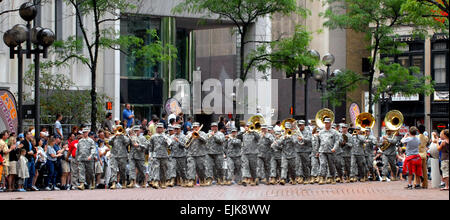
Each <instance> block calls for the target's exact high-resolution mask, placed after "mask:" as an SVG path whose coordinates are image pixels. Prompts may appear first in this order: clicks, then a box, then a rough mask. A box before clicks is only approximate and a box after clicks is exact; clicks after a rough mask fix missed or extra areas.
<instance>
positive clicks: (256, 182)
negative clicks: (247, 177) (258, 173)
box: [255, 178, 259, 186]
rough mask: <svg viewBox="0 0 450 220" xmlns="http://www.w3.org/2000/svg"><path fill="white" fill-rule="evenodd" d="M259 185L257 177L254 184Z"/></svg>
mask: <svg viewBox="0 0 450 220" xmlns="http://www.w3.org/2000/svg"><path fill="white" fill-rule="evenodd" d="M257 185H259V178H256V179H255V186H257Z"/></svg>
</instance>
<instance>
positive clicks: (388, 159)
mask: <svg viewBox="0 0 450 220" xmlns="http://www.w3.org/2000/svg"><path fill="white" fill-rule="evenodd" d="M387 141H388V142H389V143H390V144H391V145H390V146H389V148H387V149H386V150H385V151H383V155H382V160H383V176H389V174H390V172H389V167H390V168H391V169H392V172H393V173H394V174H396V173H397V143H398V142H399V141H400V140H399V138H398V137H396V136H394V137H392V136H388V138H387Z"/></svg>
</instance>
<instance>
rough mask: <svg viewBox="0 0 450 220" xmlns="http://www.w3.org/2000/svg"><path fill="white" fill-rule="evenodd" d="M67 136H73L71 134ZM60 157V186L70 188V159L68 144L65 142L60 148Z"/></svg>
mask: <svg viewBox="0 0 450 220" xmlns="http://www.w3.org/2000/svg"><path fill="white" fill-rule="evenodd" d="M69 138H73V135H72V134H71V135H70V137H69ZM61 152H62V155H63V156H62V157H61V172H62V174H61V188H62V189H65V190H70V186H69V175H70V161H69V156H70V153H69V144H65V145H64V146H63V147H62V149H61Z"/></svg>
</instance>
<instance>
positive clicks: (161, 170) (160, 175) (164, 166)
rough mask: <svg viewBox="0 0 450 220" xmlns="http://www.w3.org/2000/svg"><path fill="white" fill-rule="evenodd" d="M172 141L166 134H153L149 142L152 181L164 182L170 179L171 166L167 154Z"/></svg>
mask: <svg viewBox="0 0 450 220" xmlns="http://www.w3.org/2000/svg"><path fill="white" fill-rule="evenodd" d="M171 144H172V141H171V139H170V137H169V136H168V135H167V134H164V133H161V134H154V135H152V137H151V138H150V141H149V152H150V153H151V154H152V159H153V163H152V166H153V167H152V169H151V170H152V171H153V173H152V178H151V179H152V180H154V181H166V180H169V179H170V173H171V170H170V169H172V165H171V164H170V160H169V152H168V149H170V146H171Z"/></svg>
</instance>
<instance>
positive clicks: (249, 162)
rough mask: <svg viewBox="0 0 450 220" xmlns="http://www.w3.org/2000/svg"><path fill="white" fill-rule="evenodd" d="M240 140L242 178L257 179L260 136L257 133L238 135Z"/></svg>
mask: <svg viewBox="0 0 450 220" xmlns="http://www.w3.org/2000/svg"><path fill="white" fill-rule="evenodd" d="M238 138H241V139H242V142H243V145H242V157H241V158H242V177H243V178H257V177H258V176H257V169H258V142H259V139H260V135H259V134H258V133H257V132H245V133H240V134H239V135H238Z"/></svg>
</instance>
